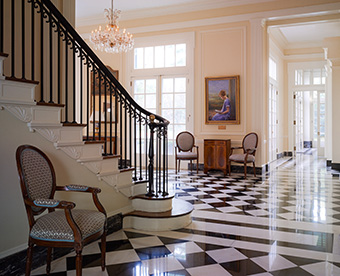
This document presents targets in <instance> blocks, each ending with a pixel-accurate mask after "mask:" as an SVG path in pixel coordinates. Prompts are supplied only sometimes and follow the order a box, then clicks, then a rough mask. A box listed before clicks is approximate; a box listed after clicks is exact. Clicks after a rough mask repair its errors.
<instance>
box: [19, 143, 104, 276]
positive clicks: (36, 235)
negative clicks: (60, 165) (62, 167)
mask: <svg viewBox="0 0 340 276" xmlns="http://www.w3.org/2000/svg"><path fill="white" fill-rule="evenodd" d="M16 160H17V167H18V173H19V178H20V185H21V191H22V196H23V199H24V204H25V208H26V212H27V216H28V222H29V228H30V230H29V238H28V249H27V260H26V274H25V275H26V276H29V275H30V273H31V263H32V251H33V245H34V244H36V245H38V246H46V247H47V248H48V249H47V266H46V273H47V274H49V273H50V270H51V253H52V248H53V247H71V248H72V247H73V248H74V250H75V252H76V275H77V276H81V274H82V250H83V247H84V246H85V245H86V244H88V243H90V242H92V241H94V240H96V239H98V238H101V267H102V270H103V271H104V269H105V251H106V232H107V227H106V225H107V217H106V212H105V209H104V207H103V206H102V205H101V203H100V202H99V200H98V196H97V194H98V193H100V189H98V188H91V187H87V186H81V185H67V186H56V175H55V171H54V169H53V166H52V163H51V161H50V160H49V159H48V157H47V156H46V155H45V154H44V153H43V152H42V151H41V150H39V149H37V148H36V147H33V146H29V145H22V146H20V147H18V149H17V151H16ZM55 191H74V192H84V193H91V194H92V198H93V202H94V205H95V206H96V207H97V209H98V211H97V210H79V209H75V206H76V205H75V204H74V203H73V202H69V201H60V200H56V199H54V194H55ZM56 209H60V210H59V211H56ZM45 210H48V212H47V213H45V214H42V213H43V212H44V211H45ZM37 215H41V216H39V217H38V218H35V217H36V216H37Z"/></svg>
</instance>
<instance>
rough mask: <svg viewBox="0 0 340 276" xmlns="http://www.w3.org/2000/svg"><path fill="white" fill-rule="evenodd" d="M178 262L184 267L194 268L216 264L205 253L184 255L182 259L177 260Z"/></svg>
mask: <svg viewBox="0 0 340 276" xmlns="http://www.w3.org/2000/svg"><path fill="white" fill-rule="evenodd" d="M178 261H179V262H180V263H181V264H182V265H183V266H184V267H185V268H189V267H196V266H203V265H209V264H215V263H216V262H215V261H214V260H213V259H212V258H211V257H210V256H209V255H207V254H206V253H205V252H200V253H193V254H187V255H185V258H184V259H178Z"/></svg>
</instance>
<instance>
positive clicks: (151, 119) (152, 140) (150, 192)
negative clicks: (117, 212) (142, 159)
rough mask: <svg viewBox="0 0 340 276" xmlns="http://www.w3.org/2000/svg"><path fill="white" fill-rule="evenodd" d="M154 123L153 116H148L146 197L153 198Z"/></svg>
mask: <svg viewBox="0 0 340 276" xmlns="http://www.w3.org/2000/svg"><path fill="white" fill-rule="evenodd" d="M154 121H155V115H150V123H149V127H150V146H149V165H148V169H149V187H148V192H147V194H146V195H147V196H154V187H153V186H154V183H153V171H154V134H155V127H156V123H155V122H154Z"/></svg>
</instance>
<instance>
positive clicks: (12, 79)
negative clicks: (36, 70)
mask: <svg viewBox="0 0 340 276" xmlns="http://www.w3.org/2000/svg"><path fill="white" fill-rule="evenodd" d="M5 79H6V80H9V81H17V82H25V83H31V84H39V82H38V81H34V80H26V79H18V78H15V77H6V78H5Z"/></svg>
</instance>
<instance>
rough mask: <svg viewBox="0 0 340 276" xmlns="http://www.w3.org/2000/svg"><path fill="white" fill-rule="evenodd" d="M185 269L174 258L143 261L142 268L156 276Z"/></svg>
mask: <svg viewBox="0 0 340 276" xmlns="http://www.w3.org/2000/svg"><path fill="white" fill-rule="evenodd" d="M183 268H184V267H183V266H182V264H181V263H180V262H179V261H178V260H177V259H176V258H175V257H174V256H168V257H164V258H155V259H150V260H143V261H142V266H141V269H142V270H144V271H147V272H148V274H155V275H159V274H160V273H163V272H167V271H174V270H181V269H183Z"/></svg>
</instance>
